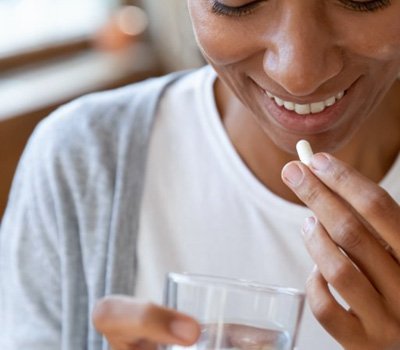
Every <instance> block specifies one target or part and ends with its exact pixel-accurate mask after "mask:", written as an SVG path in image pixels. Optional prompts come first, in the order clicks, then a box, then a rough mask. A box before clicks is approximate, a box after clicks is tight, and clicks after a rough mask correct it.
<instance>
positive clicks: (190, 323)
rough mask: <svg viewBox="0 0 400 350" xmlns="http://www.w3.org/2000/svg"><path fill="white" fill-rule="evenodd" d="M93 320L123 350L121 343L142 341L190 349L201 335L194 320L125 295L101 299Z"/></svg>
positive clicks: (99, 329)
mask: <svg viewBox="0 0 400 350" xmlns="http://www.w3.org/2000/svg"><path fill="white" fill-rule="evenodd" d="M92 320H93V324H94V326H95V328H96V329H97V330H98V331H99V332H101V333H103V334H104V335H105V336H106V338H107V339H108V341H109V342H110V344H118V348H121V349H123V347H122V344H125V345H126V344H131V345H132V344H137V343H138V342H143V341H145V342H146V343H149V342H150V343H162V344H179V345H186V346H187V345H191V344H193V343H194V342H195V341H196V340H197V338H198V336H199V334H200V327H199V325H198V323H197V322H196V321H195V320H194V319H192V318H191V317H189V316H186V315H183V314H180V313H178V312H176V311H174V310H171V309H167V308H164V307H161V306H157V305H154V304H151V303H145V302H142V301H138V300H136V299H134V298H130V297H124V296H109V297H106V298H103V299H101V300H100V301H99V302H98V303H97V304H96V306H95V308H94V310H93V313H92ZM115 348H117V345H115Z"/></svg>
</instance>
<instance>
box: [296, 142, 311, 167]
mask: <svg viewBox="0 0 400 350" xmlns="http://www.w3.org/2000/svg"><path fill="white" fill-rule="evenodd" d="M296 150H297V154H298V155H299V158H300V160H301V161H302V163H304V164H305V165H310V163H311V158H312V156H313V151H312V149H311V146H310V143H309V142H308V141H306V140H300V141H299V142H297V144H296Z"/></svg>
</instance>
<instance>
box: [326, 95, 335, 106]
mask: <svg viewBox="0 0 400 350" xmlns="http://www.w3.org/2000/svg"><path fill="white" fill-rule="evenodd" d="M335 102H336V97H335V96H332V97H330V98H328V99H327V100H325V105H326V106H327V107H330V106H333V105H334V104H335Z"/></svg>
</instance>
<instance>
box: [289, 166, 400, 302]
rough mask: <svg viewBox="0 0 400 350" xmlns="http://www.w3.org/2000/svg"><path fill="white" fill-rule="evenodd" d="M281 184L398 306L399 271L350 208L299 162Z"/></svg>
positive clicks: (395, 263)
mask: <svg viewBox="0 0 400 350" xmlns="http://www.w3.org/2000/svg"><path fill="white" fill-rule="evenodd" d="M328 176H329V175H326V177H328ZM283 180H284V181H285V183H286V184H288V185H289V186H290V188H291V189H292V190H293V191H294V192H295V193H296V194H297V196H298V197H299V198H300V199H301V200H302V201H303V202H304V203H305V204H306V205H307V206H308V207H309V208H310V209H311V210H312V211H313V212H314V213H315V216H316V217H318V220H319V222H320V223H321V224H322V226H323V227H324V228H325V229H326V231H327V232H328V233H329V235H330V237H331V238H332V240H333V241H334V242H335V243H336V244H338V245H339V246H340V247H341V248H343V250H344V251H345V252H346V254H348V255H349V256H350V258H351V259H352V261H353V262H354V263H355V264H356V265H357V266H358V267H359V268H360V269H361V270H362V271H363V273H364V274H365V275H366V276H367V278H368V279H369V280H370V281H371V282H372V283H373V285H374V286H375V287H376V289H377V290H379V291H380V292H381V293H382V294H384V295H385V296H386V297H387V298H388V300H389V301H391V302H394V301H396V304H397V300H398V288H399V286H400V267H399V265H398V264H397V262H396V261H395V260H394V259H393V258H392V256H391V255H390V254H389V253H388V252H387V251H385V249H384V248H383V247H382V246H381V245H380V244H379V243H378V242H377V241H376V239H375V238H374V237H373V236H372V235H371V234H370V232H368V230H367V229H366V227H365V226H364V225H363V224H362V223H361V221H360V220H359V219H358V216H357V215H355V214H354V212H353V211H352V210H351V209H350V208H349V205H348V204H347V203H346V202H345V201H343V199H342V198H341V197H339V196H338V195H337V194H336V193H334V192H333V191H332V190H330V189H329V188H327V187H326V186H325V185H324V184H323V183H322V182H321V181H320V180H319V179H318V178H317V177H315V175H313V174H312V173H311V171H310V170H309V168H308V167H306V166H305V165H304V164H301V163H300V162H291V163H289V164H287V165H286V166H285V168H284V169H283ZM375 186H376V185H375ZM349 191H350V189H349ZM347 196H349V194H347ZM329 282H330V281H329ZM335 287H336V286H335ZM343 297H345V296H344V295H343Z"/></svg>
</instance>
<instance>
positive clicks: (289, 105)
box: [283, 101, 294, 111]
mask: <svg viewBox="0 0 400 350" xmlns="http://www.w3.org/2000/svg"><path fill="white" fill-rule="evenodd" d="M283 105H284V106H285V108H286V109H288V110H289V111H294V103H293V102H287V101H286V102H285V103H284V104H283Z"/></svg>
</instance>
